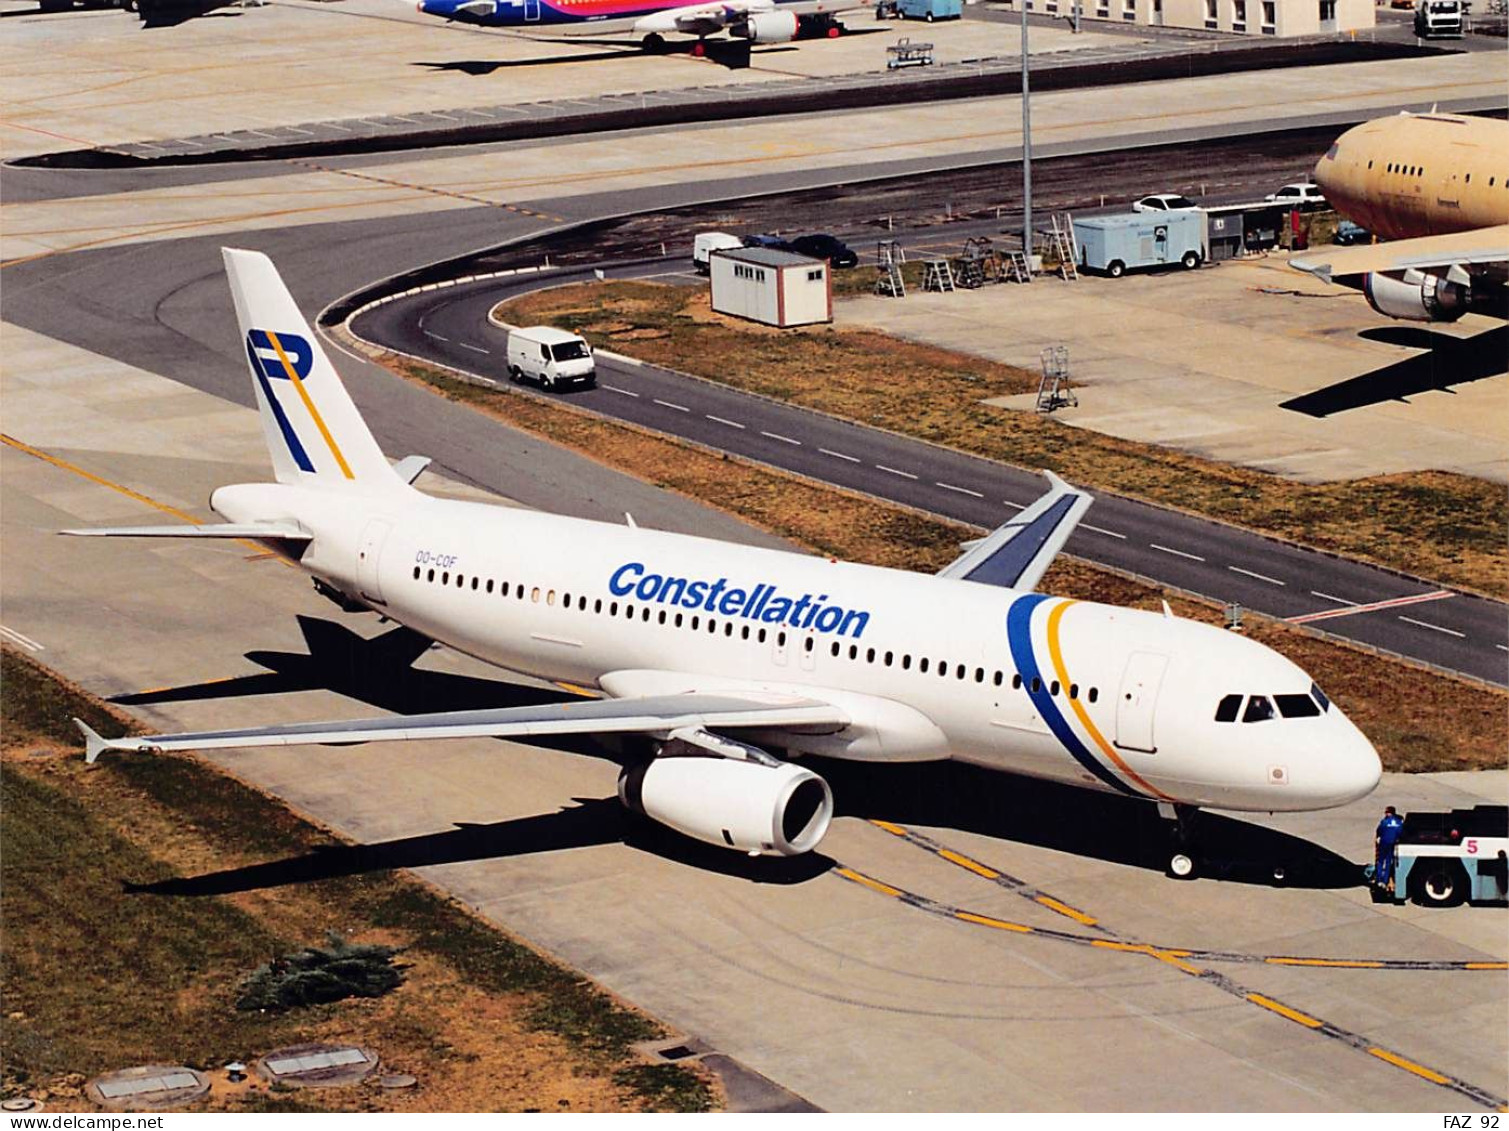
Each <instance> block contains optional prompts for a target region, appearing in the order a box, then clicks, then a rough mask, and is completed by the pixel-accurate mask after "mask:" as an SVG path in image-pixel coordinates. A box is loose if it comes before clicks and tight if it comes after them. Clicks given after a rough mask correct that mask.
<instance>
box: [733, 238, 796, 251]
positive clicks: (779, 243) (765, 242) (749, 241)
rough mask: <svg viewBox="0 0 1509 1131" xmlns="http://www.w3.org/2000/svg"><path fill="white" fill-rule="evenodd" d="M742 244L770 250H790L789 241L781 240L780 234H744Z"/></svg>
mask: <svg viewBox="0 0 1509 1131" xmlns="http://www.w3.org/2000/svg"><path fill="white" fill-rule="evenodd" d="M744 246H745V247H763V248H769V249H770V250H771V251H790V250H791V244H790V243H788V242H787V241H786V240H783V239H782V238H781V237H780V236H771V235H757V236H745V237H744Z"/></svg>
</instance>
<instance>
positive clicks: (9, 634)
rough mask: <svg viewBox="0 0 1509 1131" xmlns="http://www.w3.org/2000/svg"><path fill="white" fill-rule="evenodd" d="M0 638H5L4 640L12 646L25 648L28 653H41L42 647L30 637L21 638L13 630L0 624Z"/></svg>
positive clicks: (19, 634) (21, 636)
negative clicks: (16, 645)
mask: <svg viewBox="0 0 1509 1131" xmlns="http://www.w3.org/2000/svg"><path fill="white" fill-rule="evenodd" d="M0 636H3V637H5V639H7V640H9V641H10V642H11V643H12V644H19V645H21V647H23V648H25V649H26V650H27V651H28V652H40V651H42V645H40V644H38V643H37V642H36V641H35V640H33V639H32V638H31V637H30V636H23V635H21V633H19V632H17V631H16V630H15V629H14V628H6V627H5V625H3V624H0Z"/></svg>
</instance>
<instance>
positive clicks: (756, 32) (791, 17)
mask: <svg viewBox="0 0 1509 1131" xmlns="http://www.w3.org/2000/svg"><path fill="white" fill-rule="evenodd" d="M738 34H740V35H742V36H743V37H744V38H745V39H747V40H749V42H750V43H790V42H791V41H792V40H793V39H795V38H796V14H795V13H793V12H751V13H750V14H749V18H748V19H746V20H745V21H744V26H743V27H742V28H740V29H739V32H738Z"/></svg>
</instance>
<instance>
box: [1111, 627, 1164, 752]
mask: <svg viewBox="0 0 1509 1131" xmlns="http://www.w3.org/2000/svg"><path fill="white" fill-rule="evenodd" d="M1167 667H1168V657H1167V656H1164V655H1162V654H1160V653H1157V652H1133V653H1132V655H1131V658H1130V659H1128V660H1127V666H1126V671H1125V672H1123V673H1122V676H1121V691H1120V692H1119V694H1118V695H1117V697H1116V745H1117V746H1119V747H1121V748H1122V749H1123V750H1141V751H1143V752H1145V753H1148V754H1156V753H1157V752H1158V746H1157V744H1156V742H1155V741H1154V734H1153V715H1154V708H1155V707H1157V705H1158V689H1159V688H1160V687H1161V686H1162V685H1163V672H1164V669H1166V668H1167Z"/></svg>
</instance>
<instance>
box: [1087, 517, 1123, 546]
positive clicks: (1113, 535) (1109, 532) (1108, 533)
mask: <svg viewBox="0 0 1509 1131" xmlns="http://www.w3.org/2000/svg"><path fill="white" fill-rule="evenodd" d="M1080 525H1081V526H1083V527H1084V528H1085V529H1086V530H1093V531H1095V533H1096V534H1104V535H1105V536H1106V537H1108V538H1120V539H1121V540H1122V541H1123V542H1124V541H1126V535H1125V534H1117V533H1116V531H1114V530H1107V529H1106V528H1105V527H1103V526H1091V525H1090V524H1089V523H1088V522H1082V523H1080Z"/></svg>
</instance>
